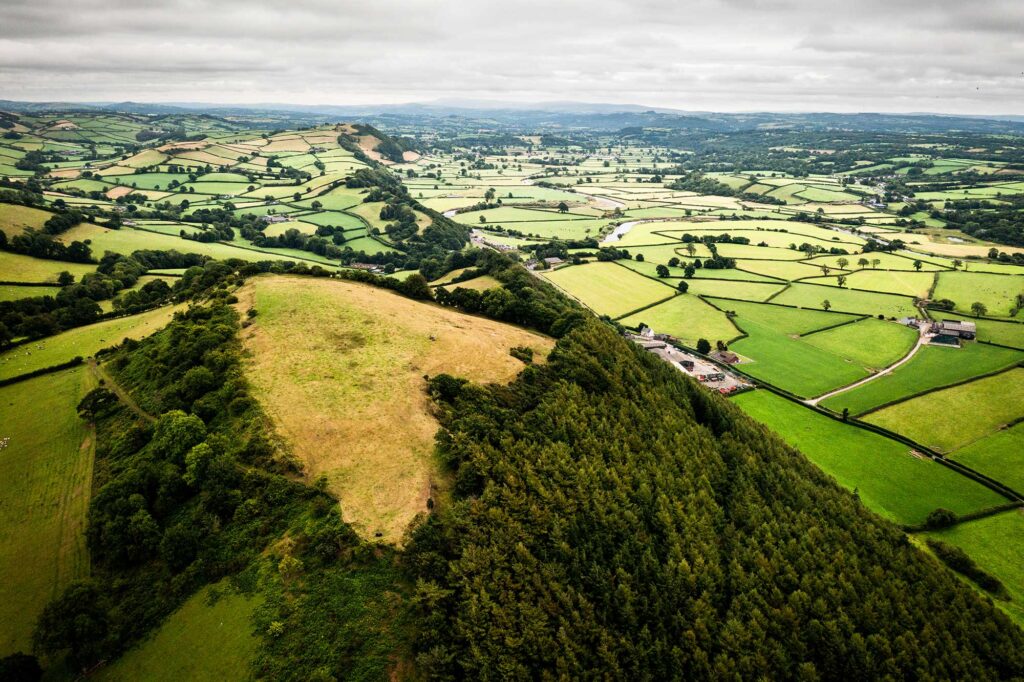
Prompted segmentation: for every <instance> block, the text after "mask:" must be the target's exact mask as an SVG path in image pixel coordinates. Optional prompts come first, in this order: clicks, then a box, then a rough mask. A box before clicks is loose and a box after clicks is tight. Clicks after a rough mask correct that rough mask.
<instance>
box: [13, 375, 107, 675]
mask: <svg viewBox="0 0 1024 682" xmlns="http://www.w3.org/2000/svg"><path fill="white" fill-rule="evenodd" d="M94 385H95V383H94V380H93V378H92V375H91V374H90V373H89V371H88V370H87V369H86V368H84V367H78V368H75V369H70V370H65V371H63V372H59V373H56V374H49V375H46V376H42V377H37V378H35V379H30V380H28V381H23V382H20V383H16V384H12V385H10V386H4V387H0V441H2V440H3V439H10V440H9V441H8V442H7V443H6V444H5V445H0V486H2V494H0V584H2V585H3V592H4V598H3V599H0V657H3V656H6V655H8V654H11V653H14V652H16V651H30V650H31V635H32V629H33V627H34V626H35V620H36V618H37V617H38V616H39V613H40V612H41V611H42V609H43V607H44V606H45V605H46V603H47V602H49V601H50V599H53V598H54V597H56V596H57V595H58V594H59V593H60V591H61V590H62V589H63V587H64V586H65V585H66V584H67V583H68V582H70V581H71V580H73V579H75V578H79V577H82V576H84V575H86V574H88V572H89V558H88V553H87V551H86V548H85V523H86V512H87V511H88V506H89V494H90V486H91V481H92V466H93V446H94V444H93V440H92V435H91V431H90V429H89V428H88V427H87V425H86V424H85V422H83V421H82V420H80V419H79V418H78V414H77V412H76V409H75V408H76V406H77V405H78V402H79V400H81V399H82V396H84V395H85V394H86V393H87V392H88V391H89V390H90V389H91V388H93V386H94ZM38 415H46V418H45V419H37V418H36V417H37V416H38Z"/></svg>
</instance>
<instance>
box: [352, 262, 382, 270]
mask: <svg viewBox="0 0 1024 682" xmlns="http://www.w3.org/2000/svg"><path fill="white" fill-rule="evenodd" d="M349 267H350V268H353V269H355V270H366V271H367V272H381V267H380V266H379V265H374V264H373V263H351V264H349Z"/></svg>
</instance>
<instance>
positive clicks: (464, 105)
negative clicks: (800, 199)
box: [0, 100, 1024, 134]
mask: <svg viewBox="0 0 1024 682" xmlns="http://www.w3.org/2000/svg"><path fill="white" fill-rule="evenodd" d="M0 110H7V111H16V112H23V113H39V112H46V111H104V112H119V113H131V114H146V115H155V114H156V115H160V114H174V113H206V114H211V115H214V116H224V117H242V118H247V119H248V118H253V117H265V116H270V117H272V118H281V119H284V120H288V121H290V122H292V123H309V124H314V123H328V122H336V121H341V120H351V119H353V118H361V119H364V120H369V121H371V122H374V123H378V124H379V123H381V122H382V121H389V122H392V123H395V124H415V123H421V124H423V123H429V122H431V121H437V120H440V119H445V118H452V117H454V118H457V119H461V120H462V121H463V122H464V123H467V124H468V123H474V124H478V125H480V126H481V127H494V128H508V129H519V130H541V129H560V130H568V129H593V130H608V131H611V130H619V129H622V128H631V127H653V128H667V129H671V130H695V131H709V132H739V131H745V130H763V129H786V130H811V131H815V130H817V131H820V130H844V131H858V132H906V133H941V132H953V131H961V132H971V133H983V134H1024V116H1012V115H992V116H952V115H944V114H934V113H907V114H886V113H870V112H865V113H852V114H842V113H829V112H815V113H777V112H768V111H766V112H749V113H725V112H697V111H683V110H676V109H665V108H647V107H642V106H638V105H631V104H608V103H588V102H537V103H525V104H521V105H516V104H511V103H507V102H497V101H488V100H438V101H435V102H421V103H410V104H382V105H357V106H341V105H297V104H281V103H267V104H250V105H223V104H212V103H202V102H173V103H144V102H19V101H12V100H0Z"/></svg>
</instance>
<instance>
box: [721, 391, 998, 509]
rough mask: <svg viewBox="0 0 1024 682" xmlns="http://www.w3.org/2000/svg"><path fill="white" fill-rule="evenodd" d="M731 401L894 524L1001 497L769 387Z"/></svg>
mask: <svg viewBox="0 0 1024 682" xmlns="http://www.w3.org/2000/svg"><path fill="white" fill-rule="evenodd" d="M732 400H733V401H734V402H735V403H736V404H737V405H739V406H740V408H742V409H743V411H744V412H746V413H747V414H749V415H750V416H751V417H753V418H754V419H756V420H758V421H759V422H762V423H763V424H765V425H767V426H768V427H769V428H771V429H772V430H773V431H775V432H776V433H778V434H779V435H780V436H782V438H783V439H785V440H786V442H788V443H789V444H790V445H792V446H794V447H795V448H797V449H798V450H800V451H801V452H803V453H804V454H805V455H806V456H807V457H808V459H810V460H811V461H812V462H814V463H815V464H817V465H818V466H819V467H821V468H822V470H824V471H825V472H826V473H828V474H830V475H831V476H833V477H834V478H835V479H836V481H838V482H839V483H840V485H842V486H844V487H846V488H847V489H849V490H856V491H857V494H858V495H859V496H860V499H861V500H862V501H863V502H864V504H866V505H867V506H868V507H870V508H871V509H873V510H874V511H876V512H878V513H879V514H881V515H883V516H885V517H887V518H889V519H892V520H894V521H896V522H897V523H903V524H918V523H921V522H923V521H924V519H925V517H926V516H928V514H929V512H931V511H933V510H934V509H936V508H938V507H944V508H946V509H951V510H953V511H954V512H956V513H958V514H964V513H968V512H971V511H978V510H979V509H985V508H988V507H993V506H996V505H998V504H1001V503H1003V502H1005V501H1006V500H1005V499H1004V498H1003V497H1001V496H1000V495H997V494H996V493H994V492H992V491H991V490H989V489H988V488H985V487H983V486H981V485H980V484H978V483H975V482H974V481H971V480H970V479H968V478H965V477H963V476H961V475H959V474H957V473H955V472H953V471H952V470H950V469H948V468H946V467H944V466H942V465H940V464H936V463H935V462H932V461H930V460H928V459H925V458H921V457H915V456H914V455H913V454H911V452H910V449H909V448H908V447H907V446H905V445H903V444H902V443H899V442H897V441H894V440H891V439H889V438H885V437H884V436H881V435H879V434H876V433H872V432H870V431H867V430H864V429H861V428H858V427H856V426H852V425H849V424H843V423H842V422H839V421H836V420H834V419H831V418H829V417H826V416H824V415H822V414H819V413H817V412H815V411H813V410H810V409H807V408H806V407H804V406H802V405H799V404H797V403H794V402H792V401H789V400H786V399H785V398H782V397H779V396H777V395H775V394H773V393H771V392H769V391H764V390H758V391H753V392H750V393H743V394H740V395H738V396H736V397H735V398H733V399H732Z"/></svg>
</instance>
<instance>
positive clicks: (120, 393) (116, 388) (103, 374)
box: [89, 358, 156, 423]
mask: <svg viewBox="0 0 1024 682" xmlns="http://www.w3.org/2000/svg"><path fill="white" fill-rule="evenodd" d="M89 371H90V372H92V373H93V375H94V376H95V377H96V379H97V380H99V381H101V382H103V384H104V385H105V386H106V387H107V388H109V389H110V390H111V391H113V392H114V393H115V394H116V395H117V397H118V399H120V400H121V402H123V403H124V404H125V405H127V406H128V409H130V410H131V411H132V412H134V413H135V414H137V415H138V416H139V417H140V418H142V419H145V420H146V421H148V422H150V423H152V422H155V421H156V417H154V416H153V415H151V414H150V413H149V412H146V411H145V410H143V409H142V408H141V407H139V404H138V403H137V402H135V399H134V398H132V396H131V395H130V394H129V393H128V391H126V390H124V389H123V388H122V387H121V386H120V385H119V384H118V383H117V382H116V381H114V379H113V377H111V376H110V374H108V373H107V371H106V370H105V369H103V368H102V367H100V364H99V363H98V362H96V359H95V358H90V359H89Z"/></svg>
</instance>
